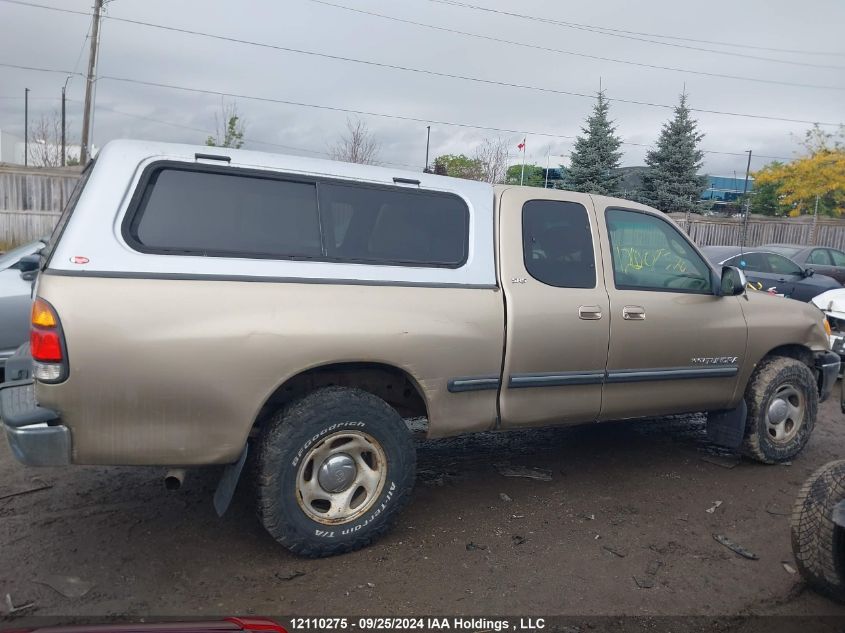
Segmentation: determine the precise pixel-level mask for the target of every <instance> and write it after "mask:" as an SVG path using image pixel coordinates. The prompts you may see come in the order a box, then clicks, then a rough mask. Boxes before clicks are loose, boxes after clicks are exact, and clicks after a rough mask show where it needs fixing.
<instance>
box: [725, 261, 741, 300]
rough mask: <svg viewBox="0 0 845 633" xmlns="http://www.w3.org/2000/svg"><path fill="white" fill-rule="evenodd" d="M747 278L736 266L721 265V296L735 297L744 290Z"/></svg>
mask: <svg viewBox="0 0 845 633" xmlns="http://www.w3.org/2000/svg"><path fill="white" fill-rule="evenodd" d="M747 283H748V279H747V278H746V277H745V273H744V272H742V271H741V270H740V269H739V268H737V267H736V266H724V267H722V285H721V291H722V292H721V294H722V296H723V297H735V296H737V295H741V294H742V293H744V292H745V285H746V284H747Z"/></svg>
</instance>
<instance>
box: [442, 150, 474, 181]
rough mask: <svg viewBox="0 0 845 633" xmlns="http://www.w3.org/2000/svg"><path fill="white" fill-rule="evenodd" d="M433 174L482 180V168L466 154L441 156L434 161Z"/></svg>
mask: <svg viewBox="0 0 845 633" xmlns="http://www.w3.org/2000/svg"><path fill="white" fill-rule="evenodd" d="M434 173H435V174H440V175H442V176H452V177H453V178H466V179H467V180H484V166H483V165H482V164H481V161H480V160H478V159H477V158H470V157H469V156H467V155H466V154H443V155H442V156H438V157H437V158H435V159H434Z"/></svg>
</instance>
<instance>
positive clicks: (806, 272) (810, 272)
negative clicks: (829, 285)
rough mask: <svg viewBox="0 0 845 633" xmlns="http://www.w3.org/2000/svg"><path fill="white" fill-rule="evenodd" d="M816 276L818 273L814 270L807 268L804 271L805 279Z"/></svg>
mask: <svg viewBox="0 0 845 633" xmlns="http://www.w3.org/2000/svg"><path fill="white" fill-rule="evenodd" d="M815 274H816V271H815V270H813V269H812V268H805V269H804V276H805V277H812V276H813V275H815Z"/></svg>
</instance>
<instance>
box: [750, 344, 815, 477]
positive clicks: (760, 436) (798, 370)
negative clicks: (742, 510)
mask: <svg viewBox="0 0 845 633" xmlns="http://www.w3.org/2000/svg"><path fill="white" fill-rule="evenodd" d="M745 403H746V405H747V407H748V417H747V419H746V426H745V438H744V440H743V444H742V451H743V453H744V454H745V455H746V456H748V457H751V458H752V459H756V460H757V461H761V462H764V463H767V464H773V463H777V462H783V461H787V460H789V459H792V458H793V457H795V456H796V455H797V454H798V453H800V452H801V450H802V449H803V448H804V446H805V445H806V444H807V440H809V439H810V434H811V433H812V432H813V426H814V425H815V422H816V414H817V413H818V408H819V393H818V388H817V386H816V379H815V376H813V373H812V372H811V371H810V369H809V368H808V367H807V366H806V365H805V364H804V363H802V362H801V361H798V360H795V359H793V358H784V357H779V356H774V357H771V358H766V359H764V360H763V361H761V362H760V365H759V366H758V367H757V369H756V371H755V372H754V374H753V375H752V376H751V380H750V381H749V383H748V388H747V389H746V391H745Z"/></svg>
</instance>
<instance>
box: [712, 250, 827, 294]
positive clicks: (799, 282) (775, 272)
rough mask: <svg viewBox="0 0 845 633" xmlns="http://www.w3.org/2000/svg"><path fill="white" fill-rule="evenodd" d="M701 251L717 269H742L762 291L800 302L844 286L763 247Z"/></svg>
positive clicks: (749, 279)
mask: <svg viewBox="0 0 845 633" xmlns="http://www.w3.org/2000/svg"><path fill="white" fill-rule="evenodd" d="M701 252H702V253H704V254H705V255H706V256H707V258H708V259H709V260H710V261H711V262H712V263H713V264H714V265H716V266H736V267H738V268H740V269H741V270H742V271H743V272H745V275H746V276H747V277H748V281H750V282H751V283H753V284H758V287H759V288H760V289H761V290H763V291H765V292H770V293H772V294H778V295H783V296H784V297H789V298H791V299H797V300H798V301H809V300H810V299H812V298H813V297H815V296H816V295H818V294H821V293H822V292H825V291H826V290H832V289H834V288H841V287H842V284H840V283H839V282H838V281H836V280H835V279H833V278H832V277H828V276H826V275H816V274H815V273H814V272H813V270H812V269H807V268H801V266H799V265H798V264H796V263H795V262H793V261H792V260H791V259H789V258H787V257H784V256H783V255H780V254H779V253H773V252H771V251H766V250H763V249H761V248H751V249H741V248H740V247H739V246H705V247H704V248H702V249H701Z"/></svg>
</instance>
